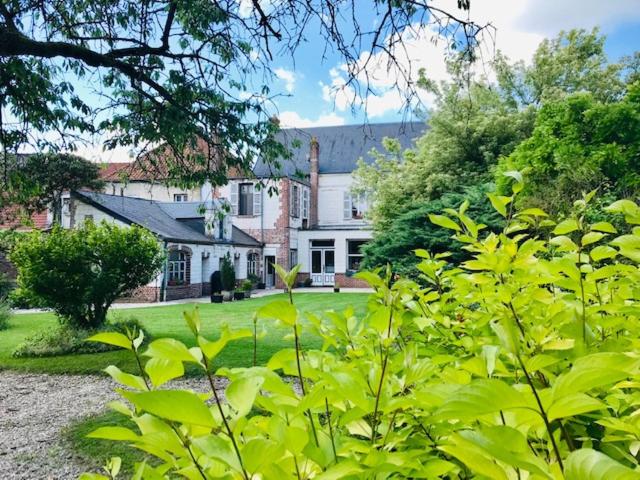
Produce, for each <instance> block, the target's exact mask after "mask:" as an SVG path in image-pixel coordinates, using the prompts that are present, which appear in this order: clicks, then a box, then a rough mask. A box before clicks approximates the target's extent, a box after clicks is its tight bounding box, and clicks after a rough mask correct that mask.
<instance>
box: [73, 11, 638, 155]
mask: <svg viewBox="0 0 640 480" xmlns="http://www.w3.org/2000/svg"><path fill="white" fill-rule="evenodd" d="M241 1H247V0H241ZM271 1H273V0H261V3H263V5H264V6H265V7H268V4H269V2H271ZM357 1H358V0H356V2H357ZM431 3H432V4H433V5H436V6H438V7H441V8H443V9H445V10H449V11H451V10H452V9H453V10H456V3H457V0H432V1H431ZM363 4H366V5H370V3H369V2H363ZM356 5H358V3H356ZM357 14H358V18H359V19H360V22H361V25H369V24H370V25H371V26H373V25H374V21H375V15H374V12H373V11H371V10H370V9H362V11H358V12H357ZM469 17H470V18H471V19H472V20H474V21H476V22H477V23H479V24H484V23H487V22H490V23H491V24H492V25H493V26H494V27H495V29H496V37H495V42H492V41H491V40H490V39H487V40H488V41H487V43H486V52H485V55H486V58H488V59H490V57H491V56H492V54H493V48H494V47H495V48H496V49H500V50H501V51H503V52H504V53H505V54H506V55H507V56H509V57H510V58H511V59H512V60H524V61H529V60H530V58H531V55H532V54H533V52H534V50H535V49H536V47H537V45H538V44H539V43H540V42H541V41H542V40H543V39H544V38H547V37H553V36H555V35H556V34H557V33H558V32H559V31H561V30H568V29H571V28H586V29H591V28H593V27H599V28H600V30H601V32H602V33H604V34H605V35H606V36H607V42H606V50H607V53H608V55H609V57H610V59H611V60H616V59H618V58H619V57H621V56H623V55H628V54H631V53H632V52H634V51H636V50H640V0H609V1H603V0H472V1H471V12H470V13H469ZM433 37H434V33H433V31H431V30H429V29H428V28H427V29H422V30H421V31H420V32H418V34H417V35H412V36H410V38H408V39H407V42H405V44H406V45H408V47H407V56H406V57H405V58H404V59H403V62H404V63H405V64H406V65H411V66H412V72H413V73H414V74H415V76H416V77H417V71H418V68H419V67H424V68H425V69H426V70H427V72H429V76H430V77H431V78H433V79H435V80H445V79H446V78H447V74H446V69H445V62H444V58H445V55H444V49H443V46H442V42H440V43H439V44H434V43H433V42H431V41H430V40H432V38H433ZM307 40H308V41H307V43H305V44H303V45H302V46H301V47H300V48H299V50H298V52H297V55H296V57H295V63H294V62H293V60H292V59H291V58H290V57H288V56H282V55H281V56H278V55H277V54H276V55H275V58H274V59H273V61H272V62H271V63H270V65H271V67H272V69H273V71H274V73H275V76H274V78H273V81H272V82H271V93H272V94H274V93H279V94H282V95H283V96H279V97H278V98H277V99H276V104H275V105H274V108H275V110H276V111H275V112H274V113H275V114H277V115H278V117H279V118H280V121H281V125H282V126H284V127H299V128H302V127H309V126H323V125H342V124H354V123H359V122H362V121H363V119H364V118H365V114H364V111H365V106H366V112H367V118H368V121H369V122H372V123H378V122H390V121H398V120H401V119H405V120H406V118H403V117H402V115H401V112H400V111H399V110H400V108H401V106H402V104H403V99H402V98H401V95H400V94H399V93H398V91H397V89H392V88H390V87H389V85H390V84H392V83H394V81H395V80H396V78H397V77H398V74H397V72H394V71H388V70H387V68H386V61H385V60H386V58H385V56H384V54H380V55H378V56H377V57H376V62H374V64H377V68H375V69H373V70H372V71H371V73H372V75H373V77H374V79H375V82H374V83H375V87H376V88H377V91H378V93H379V94H378V95H377V96H372V95H370V96H368V97H367V98H361V97H359V96H358V95H357V93H356V92H355V91H352V90H350V89H349V88H346V89H342V88H340V86H341V85H342V84H343V82H344V79H345V75H344V70H343V68H344V65H343V64H342V62H341V60H340V58H339V56H338V55H337V54H336V53H335V52H331V51H327V52H326V58H324V59H322V58H321V57H322V53H323V50H324V49H325V41H324V39H323V38H321V37H320V36H317V37H316V36H314V35H313V31H312V30H311V29H309V30H308V34H307ZM276 51H277V49H274V52H276ZM354 99H355V101H356V104H358V105H360V106H359V107H356V108H355V112H353V111H352V108H351V107H352V105H353V102H352V101H353V100H354ZM422 100H423V101H424V102H425V103H426V104H427V106H428V104H429V101H430V99H429V97H428V96H425V97H424V98H423V99H422ZM99 143H100V142H99V141H98V142H96V144H95V145H93V146H88V147H86V148H80V151H79V153H80V154H82V155H84V156H85V157H88V158H92V159H94V160H100V161H126V160H127V157H128V156H129V152H127V151H126V150H125V149H118V150H116V151H112V152H103V151H102V149H101V148H100V145H99Z"/></svg>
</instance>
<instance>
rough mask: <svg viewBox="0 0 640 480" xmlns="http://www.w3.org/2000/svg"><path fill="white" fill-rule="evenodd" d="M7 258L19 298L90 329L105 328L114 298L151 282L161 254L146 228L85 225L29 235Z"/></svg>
mask: <svg viewBox="0 0 640 480" xmlns="http://www.w3.org/2000/svg"><path fill="white" fill-rule="evenodd" d="M10 259H11V261H12V262H13V263H14V264H15V265H16V268H17V269H18V293H17V295H18V297H20V298H22V299H24V300H25V301H26V302H27V303H31V302H34V303H35V304H37V305H38V306H42V307H48V308H51V309H53V310H54V311H55V313H56V314H57V315H58V317H59V319H60V321H61V322H62V323H65V324H69V325H70V326H72V327H74V328H84V329H93V328H97V327H99V326H101V325H102V324H104V322H105V319H106V316H107V311H108V309H109V307H110V306H111V304H112V303H113V302H114V300H115V299H116V298H118V297H120V296H122V295H124V294H125V293H127V292H129V291H131V290H134V289H135V288H137V287H140V286H142V285H146V284H147V283H149V282H150V281H151V280H153V278H155V276H156V275H157V274H158V272H159V271H160V269H161V267H162V264H163V262H164V252H163V250H162V248H161V246H160V244H159V243H158V240H157V239H156V238H155V237H154V235H153V234H152V233H151V232H149V231H148V230H146V229H144V228H141V227H137V226H131V227H118V226H116V225H113V224H109V223H106V222H103V223H101V224H100V225H96V224H94V223H93V222H86V223H85V224H84V225H82V226H80V227H78V228H74V229H69V230H68V229H63V228H61V227H59V226H56V227H54V228H53V229H52V230H51V231H50V232H48V233H44V232H38V231H35V232H32V233H29V234H28V235H27V236H25V237H24V239H23V240H21V241H19V242H18V243H17V244H16V245H15V247H14V248H13V249H12V251H11V255H10Z"/></svg>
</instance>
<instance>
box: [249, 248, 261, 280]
mask: <svg viewBox="0 0 640 480" xmlns="http://www.w3.org/2000/svg"><path fill="white" fill-rule="evenodd" d="M254 257H255V259H254ZM259 265H260V255H259V254H258V252H248V253H247V278H249V276H251V275H255V276H256V277H257V276H258V268H259ZM252 267H253V268H252Z"/></svg>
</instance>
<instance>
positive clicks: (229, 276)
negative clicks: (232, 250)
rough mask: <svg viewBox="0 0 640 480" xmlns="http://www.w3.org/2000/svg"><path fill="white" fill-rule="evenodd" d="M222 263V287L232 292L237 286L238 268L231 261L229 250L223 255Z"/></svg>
mask: <svg viewBox="0 0 640 480" xmlns="http://www.w3.org/2000/svg"><path fill="white" fill-rule="evenodd" d="M220 263H221V265H220V281H221V282H222V288H223V289H224V290H227V291H229V292H231V291H233V290H235V288H236V270H235V268H234V266H233V262H232V261H231V255H229V253H228V252H227V254H226V255H225V256H224V257H222V261H221V262H220Z"/></svg>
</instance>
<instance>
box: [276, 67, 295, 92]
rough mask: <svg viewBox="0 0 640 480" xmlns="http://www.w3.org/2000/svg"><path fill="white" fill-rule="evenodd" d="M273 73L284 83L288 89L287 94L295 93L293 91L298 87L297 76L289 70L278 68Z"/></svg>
mask: <svg viewBox="0 0 640 480" xmlns="http://www.w3.org/2000/svg"><path fill="white" fill-rule="evenodd" d="M273 73H274V74H275V75H276V77H278V78H279V79H280V80H282V81H283V82H284V87H285V88H286V89H287V92H289V93H293V90H294V88H295V86H296V74H295V72H292V71H291V70H287V69H285V68H276V69H275V70H274V71H273Z"/></svg>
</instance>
